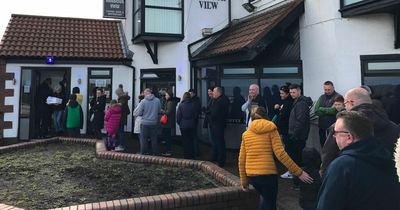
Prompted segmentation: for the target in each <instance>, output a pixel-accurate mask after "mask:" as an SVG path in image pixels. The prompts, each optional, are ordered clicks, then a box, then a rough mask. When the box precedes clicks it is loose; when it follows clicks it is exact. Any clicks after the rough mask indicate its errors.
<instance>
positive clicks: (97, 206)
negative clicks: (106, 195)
mask: <svg viewBox="0 0 400 210" xmlns="http://www.w3.org/2000/svg"><path fill="white" fill-rule="evenodd" d="M92 206H93V209H100V203H92Z"/></svg>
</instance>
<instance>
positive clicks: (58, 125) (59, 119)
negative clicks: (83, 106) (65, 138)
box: [53, 110, 64, 132]
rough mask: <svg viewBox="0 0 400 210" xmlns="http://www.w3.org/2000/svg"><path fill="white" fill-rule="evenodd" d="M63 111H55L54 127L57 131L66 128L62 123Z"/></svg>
mask: <svg viewBox="0 0 400 210" xmlns="http://www.w3.org/2000/svg"><path fill="white" fill-rule="evenodd" d="M63 112H64V111H63V110H58V111H54V112H53V121H54V129H55V131H56V132H62V131H63V130H64V129H63V125H62V116H63Z"/></svg>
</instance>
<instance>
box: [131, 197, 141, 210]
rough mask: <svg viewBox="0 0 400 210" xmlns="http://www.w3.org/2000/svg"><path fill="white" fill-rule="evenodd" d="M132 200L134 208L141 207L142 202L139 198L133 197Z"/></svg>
mask: <svg viewBox="0 0 400 210" xmlns="http://www.w3.org/2000/svg"><path fill="white" fill-rule="evenodd" d="M133 202H134V203H135V209H142V202H141V201H140V199H139V198H134V199H133Z"/></svg>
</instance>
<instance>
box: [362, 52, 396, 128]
mask: <svg viewBox="0 0 400 210" xmlns="http://www.w3.org/2000/svg"><path fill="white" fill-rule="evenodd" d="M361 64H362V80H363V85H367V86H368V87H369V88H370V89H371V92H372V95H371V97H372V98H373V99H375V100H376V101H379V102H380V103H381V104H382V107H383V108H384V109H385V110H386V112H387V113H388V116H389V119H390V120H392V121H393V122H395V123H397V124H399V123H400V112H398V111H397V110H398V107H400V54H398V55H375V56H374V55H372V56H371V55H369V56H361Z"/></svg>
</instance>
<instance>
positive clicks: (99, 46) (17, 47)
mask: <svg viewBox="0 0 400 210" xmlns="http://www.w3.org/2000/svg"><path fill="white" fill-rule="evenodd" d="M119 27H121V25H120V21H115V20H96V19H80V18H65V17H46V16H32V15H15V14H13V15H12V17H11V19H10V22H9V24H8V26H7V29H6V32H5V33H4V35H3V38H2V40H1V42H0V56H20V57H42V56H57V57H59V58H72V57H74V58H77V57H79V58H80V59H85V58H90V59H115V60H121V59H131V58H128V57H126V53H124V52H125V51H127V50H128V49H127V47H126V46H125V45H124V43H123V42H122V41H121V40H122V38H121V37H120V36H121V35H120V31H119V30H120V28H119Z"/></svg>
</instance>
